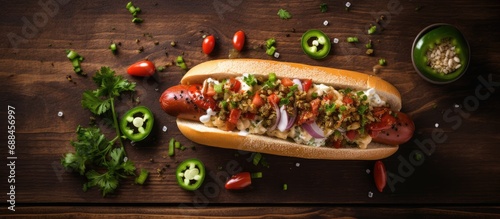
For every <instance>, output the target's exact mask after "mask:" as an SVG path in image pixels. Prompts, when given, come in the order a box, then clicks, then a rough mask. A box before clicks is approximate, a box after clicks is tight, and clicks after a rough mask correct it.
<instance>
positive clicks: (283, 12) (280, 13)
mask: <svg viewBox="0 0 500 219" xmlns="http://www.w3.org/2000/svg"><path fill="white" fill-rule="evenodd" d="M278 16H280V18H281V19H283V20H286V19H290V18H292V15H291V14H290V12H288V11H287V10H285V9H283V8H280V10H278Z"/></svg>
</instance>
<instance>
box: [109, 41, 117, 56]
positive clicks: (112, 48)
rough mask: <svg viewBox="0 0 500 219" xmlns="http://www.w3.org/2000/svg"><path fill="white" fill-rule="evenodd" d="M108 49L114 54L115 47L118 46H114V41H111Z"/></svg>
mask: <svg viewBox="0 0 500 219" xmlns="http://www.w3.org/2000/svg"><path fill="white" fill-rule="evenodd" d="M109 49H110V50H111V52H112V53H113V54H115V53H116V51H117V49H118V48H117V47H116V43H111V45H109Z"/></svg>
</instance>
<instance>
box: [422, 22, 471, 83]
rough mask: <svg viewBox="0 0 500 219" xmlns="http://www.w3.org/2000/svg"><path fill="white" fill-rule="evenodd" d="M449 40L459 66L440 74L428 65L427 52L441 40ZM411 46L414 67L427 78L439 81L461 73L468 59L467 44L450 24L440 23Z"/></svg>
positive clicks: (455, 76) (447, 79)
mask: <svg viewBox="0 0 500 219" xmlns="http://www.w3.org/2000/svg"><path fill="white" fill-rule="evenodd" d="M445 40H449V42H450V43H451V44H452V45H453V46H454V47H455V53H456V54H457V55H458V57H459V58H460V64H461V67H460V68H458V69H456V70H455V71H453V72H451V73H448V74H442V73H438V72H437V71H436V70H435V69H433V68H431V67H430V66H429V65H428V62H429V59H428V58H427V52H428V51H429V50H430V49H432V48H434V47H436V46H437V45H439V44H440V43H441V42H442V41H445ZM414 45H415V46H414V48H413V51H412V52H413V62H414V65H415V67H416V68H418V70H419V71H420V72H422V73H423V74H425V76H427V77H429V79H431V80H434V81H439V82H445V81H450V80H452V79H455V78H457V77H458V76H459V75H461V74H462V73H463V72H464V71H465V70H466V68H467V65H468V61H469V44H468V43H467V41H466V39H465V38H464V36H463V35H462V33H460V31H459V30H458V29H457V28H455V27H453V26H450V25H442V26H439V27H435V28H434V29H430V30H429V31H428V32H427V33H424V34H423V35H422V37H420V38H419V39H417V40H416V42H415V44H414Z"/></svg>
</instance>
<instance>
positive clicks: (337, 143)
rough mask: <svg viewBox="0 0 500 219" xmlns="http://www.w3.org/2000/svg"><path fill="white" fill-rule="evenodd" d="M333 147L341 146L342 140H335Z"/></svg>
mask: <svg viewBox="0 0 500 219" xmlns="http://www.w3.org/2000/svg"><path fill="white" fill-rule="evenodd" d="M333 147H334V148H341V147H342V141H341V140H336V141H334V142H333Z"/></svg>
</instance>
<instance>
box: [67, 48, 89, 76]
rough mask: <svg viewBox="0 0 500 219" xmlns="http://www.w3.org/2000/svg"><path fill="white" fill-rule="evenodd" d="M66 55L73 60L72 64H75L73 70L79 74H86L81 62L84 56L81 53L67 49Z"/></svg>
mask: <svg viewBox="0 0 500 219" xmlns="http://www.w3.org/2000/svg"><path fill="white" fill-rule="evenodd" d="M66 57H68V59H69V60H70V61H71V65H72V66H73V71H74V72H75V73H77V74H79V75H86V74H84V73H83V71H82V67H81V66H80V63H81V62H82V61H83V60H84V58H83V56H81V55H79V54H78V53H77V52H75V51H73V50H66Z"/></svg>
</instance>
